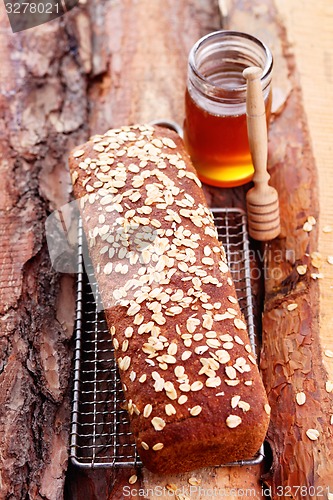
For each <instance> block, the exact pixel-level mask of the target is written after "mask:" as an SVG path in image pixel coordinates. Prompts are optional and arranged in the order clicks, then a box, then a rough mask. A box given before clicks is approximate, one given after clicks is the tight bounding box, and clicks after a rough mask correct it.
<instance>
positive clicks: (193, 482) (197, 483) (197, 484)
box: [188, 477, 201, 486]
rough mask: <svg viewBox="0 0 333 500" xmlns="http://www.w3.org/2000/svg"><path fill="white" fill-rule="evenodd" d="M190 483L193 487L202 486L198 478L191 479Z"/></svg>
mask: <svg viewBox="0 0 333 500" xmlns="http://www.w3.org/2000/svg"><path fill="white" fill-rule="evenodd" d="M188 483H189V484H190V485H191V486H200V484H201V479H197V478H196V477H190V478H189V479H188Z"/></svg>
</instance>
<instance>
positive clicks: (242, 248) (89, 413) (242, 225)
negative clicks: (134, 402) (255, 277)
mask: <svg viewBox="0 0 333 500" xmlns="http://www.w3.org/2000/svg"><path fill="white" fill-rule="evenodd" d="M212 212H213V214H214V219H215V224H216V227H217V229H218V234H219V238H220V240H221V241H222V243H223V245H224V248H225V250H226V253H227V258H228V262H229V266H230V269H231V274H232V277H233V280H234V283H235V286H236V290H237V295H238V299H239V303H240V307H241V309H242V311H243V313H244V316H245V318H246V320H247V324H248V332H249V337H250V341H251V344H252V347H253V349H254V350H256V337H255V328H254V315H253V302H252V292H251V270H250V260H249V242H248V235H247V228H246V215H245V213H244V212H243V211H242V210H239V209H213V210H212ZM83 241H84V240H83V230H82V226H81V227H80V228H79V241H78V248H79V255H78V259H79V262H78V265H79V267H78V271H79V272H78V283H77V301H76V328H75V349H74V395H73V405H72V426H71V444H70V455H71V460H72V462H73V463H74V464H75V465H77V466H80V467H84V468H97V467H138V466H141V461H140V457H139V455H138V453H137V450H136V446H135V443H134V439H133V436H132V434H131V432H130V429H129V420H128V415H127V411H126V410H125V409H124V408H123V405H124V401H125V399H124V395H123V392H122V389H121V384H120V379H119V374H118V371H117V367H116V363H115V360H114V356H113V346H112V341H111V335H110V333H109V329H108V327H107V324H106V321H105V317H104V313H103V311H100V310H99V308H98V307H97V306H96V301H97V302H98V297H97V296H96V295H94V293H93V292H92V289H91V283H93V280H94V275H93V269H92V265H91V263H89V262H88V263H87V262H86V260H87V259H85V262H83ZM94 285H95V286H96V291H95V294H96V293H97V294H98V287H97V285H96V284H95V283H93V286H94ZM95 298H96V300H95ZM263 457H264V453H263V446H262V447H261V448H260V450H259V452H258V454H257V455H256V456H255V457H254V458H253V459H250V460H243V461H239V462H233V463H231V464H227V465H238V466H239V465H254V464H258V463H260V462H261V461H262V459H263Z"/></svg>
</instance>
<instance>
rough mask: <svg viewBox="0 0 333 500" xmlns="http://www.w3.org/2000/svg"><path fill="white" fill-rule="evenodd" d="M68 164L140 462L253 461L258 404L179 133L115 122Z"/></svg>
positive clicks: (155, 465) (233, 305) (233, 306)
mask: <svg viewBox="0 0 333 500" xmlns="http://www.w3.org/2000/svg"><path fill="white" fill-rule="evenodd" d="M69 163H70V170H71V176H72V181H73V185H74V194H75V197H76V198H78V199H80V210H81V214H82V219H83V225H84V229H85V232H86V235H87V239H88V243H89V249H90V250H89V251H90V254H91V258H92V262H93V265H94V269H95V274H96V279H97V281H98V285H99V290H100V293H101V296H102V301H103V304H104V308H105V313H106V318H107V323H108V326H109V329H110V333H111V335H112V336H113V345H114V349H115V356H116V359H117V363H118V367H119V372H120V376H121V381H122V385H123V390H124V394H125V397H126V401H127V408H128V412H129V414H130V421H131V429H132V432H133V434H134V437H135V440H136V444H137V449H138V452H139V454H140V457H141V459H142V461H143V463H144V465H145V466H146V467H147V468H149V469H150V470H151V471H153V472H158V473H174V472H185V471H189V470H192V469H196V468H200V467H204V466H205V467H206V466H213V465H219V464H223V463H228V462H232V461H235V460H240V459H248V458H251V457H253V455H254V454H255V453H256V452H257V451H258V449H259V448H260V445H261V443H262V442H263V440H264V438H265V434H266V431H267V426H268V422H269V405H268V402H267V399H266V394H265V391H264V387H263V384H262V381H261V378H260V375H259V372H258V368H257V365H256V360H255V356H254V353H253V352H252V350H251V346H250V344H249V338H248V335H247V331H246V324H245V322H244V318H243V317H242V314H241V311H240V308H239V305H238V301H237V298H236V293H235V288H234V285H233V282H232V279H231V276H230V272H229V268H228V265H227V262H226V256H225V252H224V249H223V247H222V245H221V244H220V243H219V241H218V239H217V232H216V229H215V226H214V221H213V218H212V215H211V212H210V210H209V208H208V207H207V204H206V201H205V197H204V194H203V191H202V189H201V184H200V181H199V179H198V178H197V176H196V172H195V170H194V168H193V166H192V165H191V161H190V159H189V157H188V155H187V153H186V151H185V150H184V146H183V143H182V140H181V138H180V137H179V136H178V135H177V134H176V133H175V132H172V131H170V130H167V129H164V128H161V127H151V126H141V125H137V126H131V127H122V128H120V129H115V130H109V131H108V132H106V133H105V134H104V135H97V136H94V137H93V138H92V139H91V140H90V141H89V142H87V143H85V144H83V145H82V146H79V147H77V148H76V149H74V150H73V151H72V153H71V155H70V160H69Z"/></svg>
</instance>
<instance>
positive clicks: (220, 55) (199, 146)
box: [184, 30, 273, 187]
mask: <svg viewBox="0 0 333 500" xmlns="http://www.w3.org/2000/svg"><path fill="white" fill-rule="evenodd" d="M272 64H273V61H272V55H271V53H270V51H269V49H268V48H267V47H266V45H264V44H263V43H262V42H260V41H259V40H258V39H256V38H254V37H252V36H251V35H248V34H245V33H239V32H233V31H225V30H223V31H218V32H214V33H211V34H209V35H207V36H206V37H203V38H202V39H201V40H199V41H198V42H197V43H196V44H195V45H194V47H193V48H192V50H191V52H190V56H189V71H188V84H187V89H186V96H185V122H184V141H185V146H186V148H187V150H188V152H189V154H190V156H191V159H192V161H193V164H194V166H195V167H196V169H197V172H198V176H199V178H200V179H201V180H202V181H203V182H205V183H207V184H211V185H214V186H221V187H233V186H238V185H241V184H245V183H246V182H249V181H250V180H251V179H252V177H253V173H254V170H253V165H252V161H251V155H250V150H249V144H248V138H247V125H246V82H245V81H244V78H243V75H242V73H243V70H244V69H245V68H246V67H248V66H260V67H262V68H263V76H262V79H261V80H262V86H263V93H264V98H265V103H266V116H267V120H268V119H269V113H270V107H271V85H270V84H271V70H272Z"/></svg>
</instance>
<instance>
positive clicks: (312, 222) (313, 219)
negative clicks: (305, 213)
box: [308, 215, 317, 226]
mask: <svg viewBox="0 0 333 500" xmlns="http://www.w3.org/2000/svg"><path fill="white" fill-rule="evenodd" d="M308 223H309V224H311V226H315V225H316V224H317V221H316V219H315V218H314V217H313V215H309V217H308Z"/></svg>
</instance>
